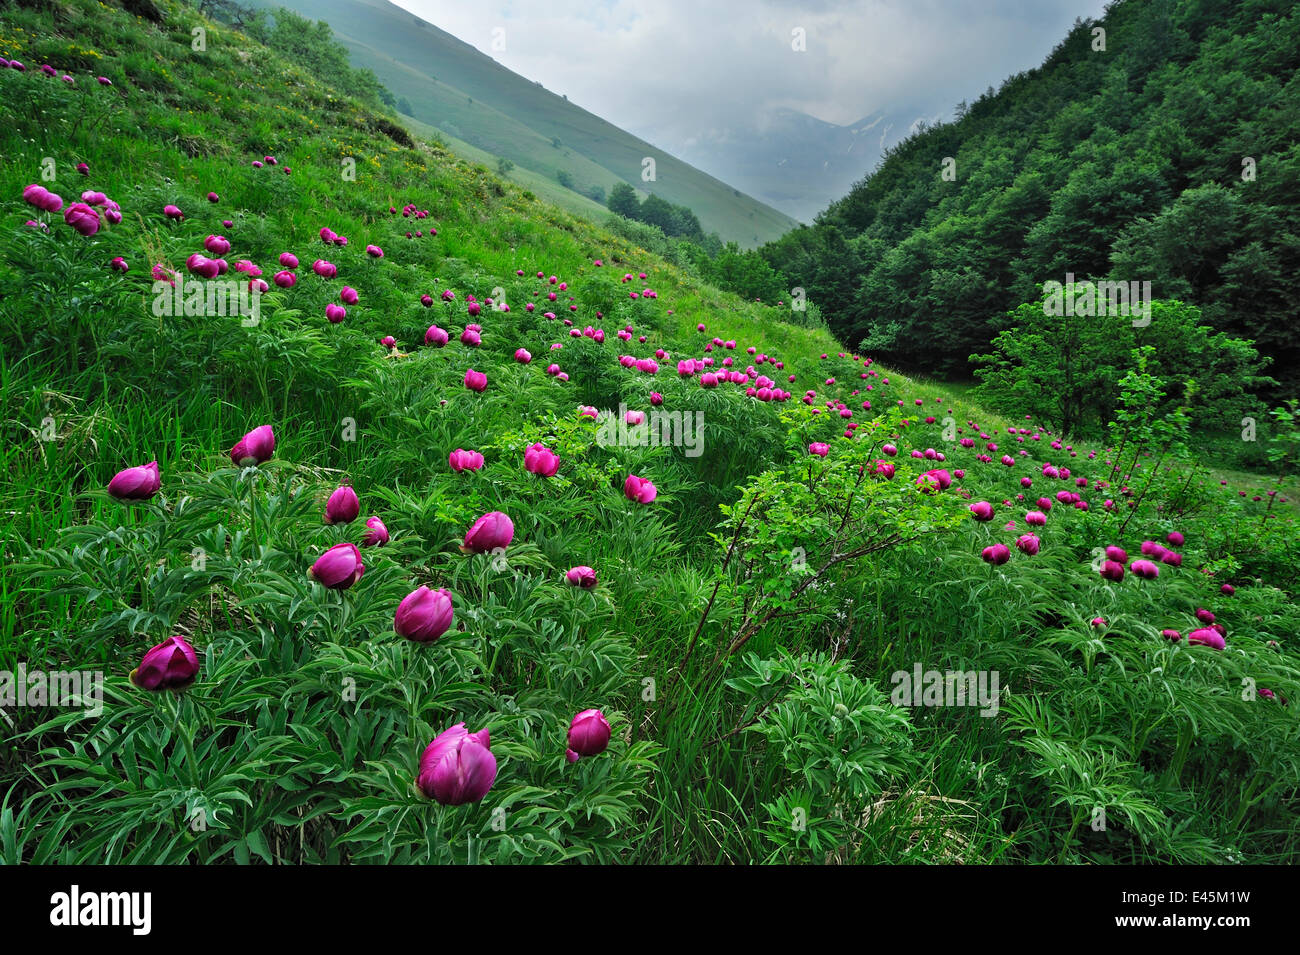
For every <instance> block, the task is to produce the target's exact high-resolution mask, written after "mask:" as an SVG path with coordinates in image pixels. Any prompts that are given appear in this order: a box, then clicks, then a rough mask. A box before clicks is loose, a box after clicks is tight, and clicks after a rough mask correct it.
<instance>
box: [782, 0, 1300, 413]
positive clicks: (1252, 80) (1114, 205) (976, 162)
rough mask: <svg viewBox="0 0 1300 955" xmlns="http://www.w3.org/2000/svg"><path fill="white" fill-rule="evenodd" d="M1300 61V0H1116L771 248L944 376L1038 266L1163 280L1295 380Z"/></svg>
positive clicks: (830, 299)
mask: <svg viewBox="0 0 1300 955" xmlns="http://www.w3.org/2000/svg"><path fill="white" fill-rule="evenodd" d="M1094 29H1104V31H1105V40H1106V49H1105V50H1104V51H1103V50H1097V49H1094V44H1095V42H1096V37H1095V36H1094V32H1093V31H1094ZM1298 71H1300V8H1297V7H1296V6H1295V4H1293V3H1289V2H1284V0H1249V2H1244V3H1237V2H1229V0H1179V2H1167V0H1123V2H1119V3H1116V4H1113V5H1112V6H1111V7H1110V8H1109V10H1108V12H1107V14H1106V16H1105V17H1104V18H1103V19H1101V20H1100V21H1098V22H1096V23H1092V22H1082V23H1079V24H1077V25H1076V26H1075V28H1074V29H1073V30H1071V31H1070V33H1069V35H1068V36H1067V37H1066V38H1065V39H1064V40H1063V41H1062V42H1061V43H1060V44H1059V45H1058V46H1057V48H1056V49H1055V50H1054V51H1053V52H1052V53H1051V55H1050V56H1049V57H1047V59H1046V60H1045V62H1044V63H1043V65H1042V66H1041V67H1039V68H1037V69H1035V70H1031V71H1029V72H1027V73H1023V74H1020V75H1017V76H1013V77H1011V78H1009V79H1008V80H1007V81H1006V82H1005V83H1003V84H1002V86H1001V88H1000V89H999V90H998V91H997V92H996V94H992V95H985V96H983V97H981V98H980V99H979V100H978V101H976V102H975V103H974V104H973V105H971V107H970V108H969V110H968V111H966V113H965V115H964V116H961V117H959V118H958V119H957V120H956V121H955V122H951V123H943V124H941V125H939V126H937V127H934V128H932V129H929V130H927V131H925V132H923V133H920V134H918V135H915V136H912V137H910V138H909V139H907V141H906V142H904V143H902V144H901V145H899V146H898V147H896V148H894V149H893V150H891V151H890V154H889V156H888V158H887V159H886V160H885V162H884V163H883V164H882V165H881V166H880V168H879V169H878V170H877V171H876V172H875V173H874V175H872V176H871V177H869V178H868V179H867V180H866V181H865V182H863V183H862V184H860V185H859V186H858V187H856V188H854V189H853V190H852V191H851V192H850V193H849V194H848V195H846V196H845V197H844V198H843V199H842V200H840V201H839V202H837V203H835V204H834V205H833V206H832V207H831V208H830V209H829V210H828V211H827V214H826V216H825V218H824V221H823V222H822V223H821V224H819V225H818V226H816V227H813V228H811V229H807V230H798V231H796V232H794V233H792V234H790V235H789V236H787V237H784V238H783V239H782V240H779V241H778V242H776V243H774V244H773V245H772V246H770V247H769V248H768V249H766V250H765V251H764V255H765V257H766V258H767V259H768V261H769V262H770V263H771V264H772V265H773V266H774V267H775V268H778V269H780V270H782V271H783V272H784V273H785V274H786V275H787V276H788V278H789V279H790V281H791V283H792V284H797V285H801V286H803V287H805V288H807V289H808V290H809V296H810V297H811V298H813V299H814V300H816V301H817V302H818V304H819V305H820V306H821V307H822V309H823V312H824V314H826V315H827V316H828V319H829V321H830V322H831V324H832V327H833V328H834V329H835V330H836V331H837V332H838V333H839V334H840V335H841V336H842V337H844V338H845V339H847V340H849V341H852V342H855V343H859V342H863V341H864V340H865V341H867V342H869V343H870V346H869V347H871V348H872V349H873V350H874V351H876V352H877V353H879V354H882V355H887V356H889V357H890V358H892V360H894V361H895V362H897V363H901V364H904V365H907V366H910V367H914V368H918V369H921V370H926V371H931V372H941V373H948V374H954V373H957V374H959V373H963V372H964V371H965V370H966V368H967V359H968V356H969V355H971V353H973V352H977V351H979V352H983V351H986V350H987V346H988V344H989V342H990V339H991V338H992V336H993V335H994V334H996V333H997V331H999V330H1000V329H1001V328H1002V327H1004V326H1003V324H1002V322H1003V319H1004V316H1005V314H1006V313H1007V311H1008V310H1009V309H1011V308H1013V307H1014V306H1016V305H1018V304H1020V303H1021V302H1025V301H1030V300H1032V299H1035V298H1036V297H1037V294H1038V289H1039V287H1040V286H1041V285H1042V284H1043V283H1044V282H1047V281H1052V280H1054V281H1057V282H1064V281H1065V280H1066V278H1067V275H1071V274H1072V275H1074V276H1075V277H1076V278H1078V279H1084V278H1094V279H1102V278H1106V279H1111V280H1115V281H1122V282H1133V281H1138V282H1142V281H1149V282H1151V287H1152V294H1153V295H1154V297H1156V298H1166V299H1181V300H1183V301H1187V302H1191V303H1194V304H1196V305H1198V306H1200V307H1201V308H1202V311H1203V314H1204V316H1205V318H1206V319H1207V320H1208V322H1209V323H1210V324H1211V325H1212V326H1214V327H1215V328H1216V329H1219V330H1221V331H1224V332H1227V333H1230V334H1232V335H1234V336H1236V337H1239V338H1245V339H1254V340H1256V341H1257V342H1258V344H1259V347H1260V350H1261V351H1262V352H1263V353H1264V354H1267V355H1269V356H1271V357H1272V358H1273V359H1274V364H1273V366H1272V367H1271V368H1270V373H1271V374H1273V375H1274V376H1275V377H1277V378H1278V379H1280V380H1281V381H1282V382H1283V386H1284V387H1283V388H1282V389H1281V390H1280V391H1279V392H1278V393H1277V394H1276V395H1275V396H1274V397H1282V396H1285V395H1286V394H1288V393H1289V394H1294V393H1295V391H1296V387H1297V385H1300V335H1298V334H1297V333H1296V325H1295V322H1294V303H1295V301H1296V299H1297V297H1298V296H1300V280H1298V279H1297V276H1300V238H1298V237H1300V187H1298V186H1297V183H1300V145H1297V144H1298V143H1300V106H1298V105H1297V104H1300V72H1298ZM949 160H951V162H952V167H951V171H952V175H951V176H944V175H943V172H944V169H945V163H946V162H947V161H949Z"/></svg>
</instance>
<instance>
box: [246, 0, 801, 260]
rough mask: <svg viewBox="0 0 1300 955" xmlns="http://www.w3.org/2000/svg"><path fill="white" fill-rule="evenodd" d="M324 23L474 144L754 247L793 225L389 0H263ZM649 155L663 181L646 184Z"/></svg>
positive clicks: (395, 87) (418, 112)
mask: <svg viewBox="0 0 1300 955" xmlns="http://www.w3.org/2000/svg"><path fill="white" fill-rule="evenodd" d="M256 5H260V6H263V7H270V8H273V7H276V6H285V7H288V8H289V9H291V10H295V11H297V12H299V13H302V14H303V15H305V16H309V17H312V18H314V19H318V20H323V21H325V22H327V23H328V24H329V25H330V27H331V29H332V30H333V31H334V34H335V36H336V37H337V38H338V39H339V40H340V41H342V42H343V43H344V44H345V45H346V46H347V47H348V48H349V49H350V50H351V52H352V57H353V63H354V64H355V65H356V66H359V67H367V68H369V69H371V70H373V71H374V72H375V74H376V75H377V76H378V77H379V79H380V80H381V81H382V82H383V83H384V84H385V85H386V86H387V87H388V88H389V89H390V90H392V92H393V93H394V95H396V96H398V97H405V98H406V99H407V100H408V101H409V102H410V104H411V107H412V115H413V116H414V117H415V118H416V119H418V120H420V121H421V122H423V123H426V124H428V125H431V126H434V127H437V128H439V129H441V130H444V131H445V132H447V133H448V134H450V135H451V136H454V137H456V138H458V139H462V140H464V141H466V142H468V143H469V144H470V145H472V146H475V147H478V148H479V149H483V150H485V151H487V152H489V153H492V154H493V155H496V156H501V157H504V158H507V159H509V160H510V161H512V162H514V163H515V164H516V165H518V166H521V167H523V168H525V169H530V170H533V171H534V172H538V173H540V174H542V175H544V176H547V177H548V178H551V179H556V178H557V174H558V173H560V172H561V171H564V172H567V173H568V174H569V175H570V176H572V180H573V187H574V189H575V190H576V191H578V192H580V193H582V194H584V195H586V194H588V193H589V192H590V191H591V190H592V189H594V188H596V187H599V188H601V189H603V190H604V192H605V193H606V194H607V193H608V192H609V190H610V188H611V187H612V186H613V185H614V184H615V183H618V182H628V183H630V184H631V185H633V186H634V187H636V188H637V189H638V190H640V191H641V192H642V193H643V194H648V193H649V192H651V191H653V192H654V193H655V194H657V195H659V196H661V197H662V198H664V199H666V200H668V201H669V202H671V203H674V204H675V205H684V206H687V207H688V208H690V209H691V210H692V211H694V212H695V214H696V215H697V216H698V217H699V219H700V223H701V225H702V226H703V228H704V230H705V231H706V232H717V233H718V234H719V235H721V236H722V238H723V239H724V240H733V241H736V242H738V243H740V244H741V245H742V246H743V247H746V248H752V247H754V246H756V245H758V244H761V243H762V242H766V241H769V240H771V239H774V238H776V237H778V236H779V235H781V234H783V233H784V232H786V231H787V230H788V229H790V228H792V227H793V226H794V225H796V223H795V221H794V220H793V219H791V218H790V217H789V216H788V215H786V214H784V213H782V212H778V211H777V210H775V209H772V208H770V207H769V206H766V205H764V204H763V203H761V202H759V201H758V200H756V199H754V198H752V197H750V196H747V195H744V194H742V193H741V192H740V191H739V190H737V189H734V188H733V187H732V186H730V185H728V184H727V183H725V182H722V181H720V180H718V179H715V178H714V177H712V176H709V175H708V174H706V173H704V172H701V171H700V170H698V169H696V168H694V167H693V166H691V165H689V164H687V163H685V162H683V161H682V160H680V159H678V158H676V157H674V156H672V155H670V154H668V153H667V152H665V151H664V150H662V149H659V148H656V147H655V146H652V145H651V144H649V143H646V142H644V141H643V140H641V139H638V138H637V137H635V136H632V135H631V134H630V133H627V132H625V131H623V130H622V129H619V128H618V127H617V126H614V125H613V124H612V123H609V122H606V121H605V120H603V119H601V118H600V117H598V116H595V115H593V114H592V113H589V112H587V111H586V110H584V109H582V108H581V107H580V106H577V105H575V104H573V103H570V102H569V101H568V100H567V99H564V98H563V97H561V96H557V95H556V94H554V93H551V92H549V91H548V90H546V89H544V88H543V87H542V86H540V85H539V84H537V83H534V82H530V81H529V80H527V79H525V78H524V77H521V76H519V75H518V74H516V73H513V72H511V71H510V70H508V69H506V68H505V67H503V66H501V65H500V64H499V63H497V62H496V61H495V60H493V59H492V58H491V57H489V56H486V55H484V54H483V53H480V52H479V51H478V50H476V49H475V48H474V47H472V46H470V45H469V44H468V43H464V42H462V41H461V40H459V39H457V38H456V37H454V36H452V35H451V34H449V33H446V32H445V31H443V30H440V29H438V28H437V27H436V26H434V25H433V24H430V23H426V22H425V21H423V20H421V19H420V18H419V17H416V16H415V15H414V14H411V13H408V12H407V11H405V10H403V9H401V8H400V7H397V6H395V5H393V4H391V3H388V2H387V0H288V2H283V3H282V2H280V0H262V2H260V3H258V4H256ZM646 157H652V158H653V159H654V160H655V164H656V177H657V178H656V180H655V181H654V182H643V181H642V179H641V175H642V161H643V159H645V158H646Z"/></svg>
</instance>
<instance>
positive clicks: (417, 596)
mask: <svg viewBox="0 0 1300 955" xmlns="http://www.w3.org/2000/svg"><path fill="white" fill-rule="evenodd" d="M452 617H453V614H452V606H451V594H450V593H449V592H448V591H446V590H430V589H429V588H428V587H418V588H416V589H415V590H413V591H411V592H410V593H409V594H407V595H406V596H405V597H403V598H402V602H401V603H400V604H398V605H397V613H396V614H395V615H394V617H393V629H394V630H395V631H397V633H398V635H399V636H402V637H405V638H406V639H407V640H413V641H415V642H416V643H433V642H434V641H435V640H437V639H438V638H439V637H441V636H442V635H443V634H444V633H446V632H447V630H448V628H449V627H450V626H451V623H452Z"/></svg>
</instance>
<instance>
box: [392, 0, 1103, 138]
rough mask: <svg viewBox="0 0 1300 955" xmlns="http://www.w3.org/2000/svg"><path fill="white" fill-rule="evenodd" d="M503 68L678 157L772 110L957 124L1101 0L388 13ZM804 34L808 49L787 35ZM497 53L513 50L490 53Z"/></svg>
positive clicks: (764, 2)
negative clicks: (674, 149)
mask: <svg viewBox="0 0 1300 955" xmlns="http://www.w3.org/2000/svg"><path fill="white" fill-rule="evenodd" d="M394 2H396V3H397V4H398V5H399V6H401V7H404V8H405V9H407V10H409V11H411V12H412V13H415V14H417V15H418V16H420V17H422V18H423V19H425V20H428V21H430V22H431V23H434V24H435V25H437V26H438V27H440V28H442V29H443V30H446V31H448V32H449V33H451V34H453V35H454V36H456V37H458V38H460V39H461V40H464V41H465V42H466V43H469V44H470V45H472V46H474V47H475V48H477V49H479V50H480V51H482V52H483V53H485V54H487V55H488V56H491V57H492V58H494V59H495V60H497V62H499V63H501V64H502V65H503V66H506V67H508V68H509V69H511V70H513V71H515V72H516V73H519V74H521V75H523V76H525V77H527V78H528V79H530V80H539V81H541V83H542V84H543V85H544V86H545V87H546V88H547V89H549V90H552V91H554V92H556V93H564V94H567V95H568V97H569V99H570V100H571V101H572V102H574V103H576V104H577V105H579V106H582V107H584V108H586V109H589V110H591V111H592V112H594V113H596V114H597V115H598V116H601V117H603V118H605V119H607V120H609V121H610V122H612V123H614V124H615V125H617V126H621V127H623V128H624V129H627V130H629V131H631V132H633V133H635V134H636V135H639V136H641V137H642V138H644V139H647V140H649V141H650V142H654V143H658V144H662V145H665V146H669V145H670V144H674V143H683V142H687V141H689V140H691V139H692V138H693V137H694V136H695V135H697V134H698V132H699V131H701V130H706V129H709V128H716V127H719V126H737V125H749V124H751V123H752V124H755V125H761V123H762V117H763V115H764V114H765V113H767V112H769V111H770V110H772V109H775V108H780V107H786V108H791V109H797V110H800V111H803V112H806V113H809V114H811V115H813V116H816V117H817V118H819V119H822V120H826V121H828V122H833V123H839V124H848V123H852V122H854V121H856V120H858V119H861V118H862V117H864V116H867V115H869V114H872V113H875V112H877V111H889V112H895V113H897V112H908V113H915V114H916V115H923V116H928V117H936V118H941V119H948V118H951V116H952V107H953V106H954V105H955V104H956V103H958V102H959V101H961V100H967V101H972V100H974V99H975V98H977V97H978V96H979V95H980V94H981V93H983V92H984V90H985V89H987V88H988V87H989V86H995V87H996V86H997V85H998V84H999V83H1001V81H1002V80H1003V79H1004V78H1005V77H1007V76H1008V75H1010V74H1012V73H1016V72H1019V71H1021V70H1025V69H1029V68H1032V67H1034V66H1037V65H1039V64H1040V63H1041V62H1042V61H1043V59H1044V58H1045V57H1046V56H1047V54H1048V53H1049V52H1051V50H1052V48H1053V47H1054V46H1055V45H1056V44H1057V42H1059V41H1060V40H1061V38H1062V37H1063V36H1064V35H1065V33H1066V31H1067V30H1068V29H1069V28H1070V25H1071V24H1072V23H1073V22H1074V20H1075V18H1076V17H1080V16H1083V17H1099V16H1100V15H1101V13H1102V11H1103V8H1104V6H1105V0H804V2H794V0H394ZM796 29H800V30H802V31H803V35H804V37H805V45H806V51H804V52H796V51H795V50H794V49H793V48H792V47H793V43H794V40H793V36H794V33H793V31H795V30H796ZM494 38H495V39H496V41H497V42H496V46H497V47H501V46H503V47H504V48H503V49H502V48H494Z"/></svg>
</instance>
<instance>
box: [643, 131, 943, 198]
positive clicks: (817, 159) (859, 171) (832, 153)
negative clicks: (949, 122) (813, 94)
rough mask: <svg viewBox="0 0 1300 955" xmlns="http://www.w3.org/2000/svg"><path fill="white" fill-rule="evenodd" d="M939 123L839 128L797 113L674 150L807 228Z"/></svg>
mask: <svg viewBox="0 0 1300 955" xmlns="http://www.w3.org/2000/svg"><path fill="white" fill-rule="evenodd" d="M923 119H928V120H931V121H933V117H923V116H921V115H920V114H919V113H918V112H917V111H915V110H907V109H891V110H888V111H883V112H876V113H873V114H871V115H869V116H865V117H863V118H862V119H860V120H859V121H857V122H856V123H851V124H849V125H847V126H840V125H838V124H836V123H828V122H825V121H824V120H820V119H817V118H816V117H815V116H809V115H808V114H807V113H801V112H799V111H797V110H792V109H779V110H776V111H774V112H773V113H772V114H771V115H769V116H768V117H767V118H766V121H765V122H764V123H762V124H761V125H739V126H736V127H733V128H727V129H710V130H706V131H704V132H702V133H700V134H699V135H698V136H695V137H692V138H691V139H690V140H689V141H686V142H683V143H670V144H669V146H670V148H672V149H673V151H674V152H676V153H677V154H678V155H680V156H681V157H682V158H683V159H686V160H687V161H688V162H691V163H694V164H695V165H697V166H700V167H701V168H704V169H711V170H713V171H714V172H715V173H716V174H717V175H719V176H721V177H722V178H723V179H725V180H727V181H728V182H732V183H735V184H736V185H737V186H739V187H741V188H742V189H744V190H746V191H747V192H750V193H752V194H753V195H756V196H759V197H760V198H762V199H763V200H764V201H765V202H768V203H770V204H771V205H772V206H774V207H776V208H777V209H780V210H781V211H782V212H786V213H788V214H790V215H792V216H794V217H795V218H796V219H798V220H799V221H801V222H812V221H813V219H814V218H815V217H816V215H817V213H819V212H821V211H822V210H823V209H825V208H826V207H827V206H828V205H830V204H831V202H832V201H833V200H835V199H838V198H840V197H841V196H843V195H844V193H845V192H847V191H848V190H849V188H850V187H851V186H852V185H853V184H854V183H856V182H858V181H859V180H860V179H862V178H864V177H865V176H867V175H869V174H870V173H871V172H872V171H873V170H874V169H875V168H876V165H877V164H878V163H879V162H880V158H881V156H883V155H884V154H885V152H886V150H888V149H889V148H891V147H893V146H895V145H897V144H898V143H900V142H902V141H903V139H905V138H906V137H907V136H908V135H909V134H910V133H911V132H912V131H913V128H914V127H915V125H916V124H917V123H918V122H919V121H921V120H923Z"/></svg>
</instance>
